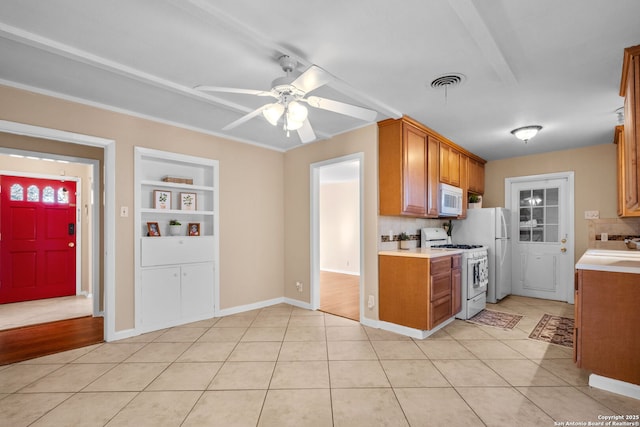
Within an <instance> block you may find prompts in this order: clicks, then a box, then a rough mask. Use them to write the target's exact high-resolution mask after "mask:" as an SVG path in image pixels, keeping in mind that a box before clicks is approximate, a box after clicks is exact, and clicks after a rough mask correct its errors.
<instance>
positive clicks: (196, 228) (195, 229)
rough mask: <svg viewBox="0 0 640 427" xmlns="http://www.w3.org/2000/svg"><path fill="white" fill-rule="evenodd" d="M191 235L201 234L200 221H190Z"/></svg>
mask: <svg viewBox="0 0 640 427" xmlns="http://www.w3.org/2000/svg"><path fill="white" fill-rule="evenodd" d="M187 229H188V230H189V236H199V235H200V223H199V222H190V223H189V227H188V228H187Z"/></svg>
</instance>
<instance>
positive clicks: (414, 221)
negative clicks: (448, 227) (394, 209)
mask: <svg viewBox="0 0 640 427" xmlns="http://www.w3.org/2000/svg"><path fill="white" fill-rule="evenodd" d="M445 222H446V219H422V218H402V217H397V216H380V217H378V235H379V236H380V238H379V239H378V250H382V251H385V250H393V249H398V246H399V243H398V234H400V233H403V232H404V233H407V235H408V236H409V245H410V247H418V246H420V229H422V228H425V227H442V224H443V223H445ZM390 235H391V238H390Z"/></svg>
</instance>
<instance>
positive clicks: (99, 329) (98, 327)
mask: <svg viewBox="0 0 640 427" xmlns="http://www.w3.org/2000/svg"><path fill="white" fill-rule="evenodd" d="M103 328H104V322H103V318H102V317H92V316H85V317H79V318H76V319H67V320H59V321H56V322H49V323H41V324H38V325H30V326H23V327H19V328H13V329H7V330H4V331H0V365H7V364H9V363H15V362H20V361H23V360H28V359H33V358H35V357H40V356H46V355H48V354H53V353H58V352H61V351H66V350H71V349H74V348H79V347H85V346H88V345H92V344H97V343H101V342H103V341H104V334H103V332H104V329H103Z"/></svg>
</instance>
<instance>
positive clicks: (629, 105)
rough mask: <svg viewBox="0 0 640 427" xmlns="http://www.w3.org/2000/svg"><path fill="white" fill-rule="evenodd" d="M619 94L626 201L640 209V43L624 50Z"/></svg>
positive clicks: (629, 207)
mask: <svg viewBox="0 0 640 427" xmlns="http://www.w3.org/2000/svg"><path fill="white" fill-rule="evenodd" d="M620 96H624V153H623V157H624V177H623V178H624V179H623V180H622V185H623V187H624V189H623V191H622V194H623V195H624V204H625V208H626V210H627V211H628V212H632V211H638V210H640V185H639V182H638V181H639V179H640V132H639V131H638V128H637V127H638V123H640V45H638V46H633V47H628V48H626V49H625V50H624V57H623V61H622V79H621V82H620Z"/></svg>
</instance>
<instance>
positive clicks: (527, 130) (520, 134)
mask: <svg viewBox="0 0 640 427" xmlns="http://www.w3.org/2000/svg"><path fill="white" fill-rule="evenodd" d="M540 129H542V126H537V125H536V126H524V127H521V128H518V129H514V130H512V131H511V133H512V134H513V135H514V136H515V137H516V138H518V139H521V140H523V141H524V143H525V144H526V143H527V141H529V140H530V139H531V138H533V137H534V136H536V135H537V134H538V132H540Z"/></svg>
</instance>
